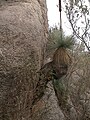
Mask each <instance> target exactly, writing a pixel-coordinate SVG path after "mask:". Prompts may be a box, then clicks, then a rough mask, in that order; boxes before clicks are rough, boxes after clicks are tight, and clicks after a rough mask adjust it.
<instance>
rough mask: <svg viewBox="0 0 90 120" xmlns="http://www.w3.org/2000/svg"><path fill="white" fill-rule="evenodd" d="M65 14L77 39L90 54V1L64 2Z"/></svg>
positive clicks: (74, 0) (65, 0) (72, 0)
mask: <svg viewBox="0 0 90 120" xmlns="http://www.w3.org/2000/svg"><path fill="white" fill-rule="evenodd" d="M63 1H64V5H65V9H64V10H65V13H66V16H67V18H68V21H69V23H70V25H71V28H72V30H73V34H74V36H75V37H76V38H78V39H79V40H80V41H82V42H83V43H84V45H85V46H86V48H87V50H88V51H89V52H90V0H63Z"/></svg>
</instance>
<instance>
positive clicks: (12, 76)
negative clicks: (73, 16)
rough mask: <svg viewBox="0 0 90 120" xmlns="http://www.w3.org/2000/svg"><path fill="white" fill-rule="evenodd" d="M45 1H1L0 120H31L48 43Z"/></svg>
mask: <svg viewBox="0 0 90 120" xmlns="http://www.w3.org/2000/svg"><path fill="white" fill-rule="evenodd" d="M46 13H47V9H46V3H45V0H0V120H30V118H31V107H32V101H33V91H34V88H35V85H36V82H37V80H38V76H37V74H36V72H37V71H38V70H39V69H40V68H41V65H42V62H43V52H44V45H45V43H46V41H47V14H46Z"/></svg>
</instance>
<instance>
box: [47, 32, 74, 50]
mask: <svg viewBox="0 0 90 120" xmlns="http://www.w3.org/2000/svg"><path fill="white" fill-rule="evenodd" d="M74 44H75V41H74V39H73V36H65V35H64V32H62V35H61V32H60V30H52V31H51V32H50V33H49V43H48V49H50V50H52V49H58V48H65V49H72V48H73V46H74Z"/></svg>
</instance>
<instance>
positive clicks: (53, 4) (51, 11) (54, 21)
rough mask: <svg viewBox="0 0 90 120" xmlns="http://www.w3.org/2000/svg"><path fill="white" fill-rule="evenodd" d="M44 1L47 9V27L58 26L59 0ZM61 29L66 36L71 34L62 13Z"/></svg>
mask: <svg viewBox="0 0 90 120" xmlns="http://www.w3.org/2000/svg"><path fill="white" fill-rule="evenodd" d="M46 1H47V8H48V23H49V27H53V26H55V25H57V26H59V23H60V13H59V8H58V7H57V6H58V3H59V0H46ZM62 28H63V30H64V32H65V34H66V35H70V34H72V32H71V30H70V24H69V22H68V20H67V18H66V15H65V13H64V12H62Z"/></svg>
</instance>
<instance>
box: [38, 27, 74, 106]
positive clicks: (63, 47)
mask: <svg viewBox="0 0 90 120" xmlns="http://www.w3.org/2000/svg"><path fill="white" fill-rule="evenodd" d="M73 45H74V40H73V37H72V36H65V35H64V33H62V37H61V32H60V30H58V29H57V28H53V29H52V30H50V32H49V41H48V43H47V52H48V51H49V52H50V51H53V52H51V54H52V61H51V62H49V63H47V64H45V65H44V66H43V67H42V68H41V70H40V71H39V72H40V79H39V83H40V84H39V86H40V85H41V86H46V84H47V82H48V81H50V80H52V83H53V87H54V90H55V94H56V96H57V98H59V96H60V94H62V92H60V90H62V87H63V86H62V84H60V79H61V77H63V76H64V75H66V73H67V70H68V67H69V66H70V64H71V61H72V57H71V55H70V49H71V48H72V46H73ZM41 79H42V80H43V82H42V80H41ZM44 81H45V82H44ZM46 81H47V82H46ZM57 86H58V87H57ZM41 88H43V87H41ZM63 88H64V87H63ZM44 90H45V87H44V89H42V90H41V91H44ZM64 93H65V92H64ZM42 95H43V94H42ZM61 96H62V95H61ZM63 98H64V97H63ZM65 99H66V98H65ZM62 103H63V102H62ZM59 105H60V104H59Z"/></svg>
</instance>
